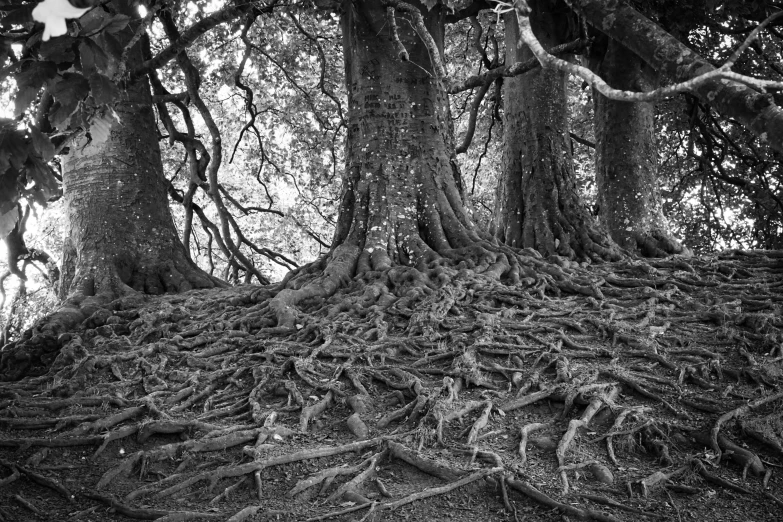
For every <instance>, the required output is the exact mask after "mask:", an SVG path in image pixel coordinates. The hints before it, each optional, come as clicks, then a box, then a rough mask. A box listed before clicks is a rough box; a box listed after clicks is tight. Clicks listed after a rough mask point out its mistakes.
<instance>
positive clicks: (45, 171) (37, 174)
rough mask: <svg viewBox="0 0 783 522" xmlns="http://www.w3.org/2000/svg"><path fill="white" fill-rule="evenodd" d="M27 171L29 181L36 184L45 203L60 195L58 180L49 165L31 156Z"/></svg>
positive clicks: (26, 166) (26, 167)
mask: <svg viewBox="0 0 783 522" xmlns="http://www.w3.org/2000/svg"><path fill="white" fill-rule="evenodd" d="M25 170H26V171H27V181H28V182H33V183H35V187H36V188H38V189H39V190H40V191H41V193H42V195H43V198H44V202H46V201H48V200H49V199H50V198H52V197H53V196H56V195H57V194H58V193H59V191H60V187H59V184H58V183H57V178H55V177H54V174H53V173H52V168H51V167H50V166H49V165H47V164H46V163H44V162H43V161H41V160H39V159H38V158H36V157H35V156H30V159H29V161H28V162H27V164H26V165H25Z"/></svg>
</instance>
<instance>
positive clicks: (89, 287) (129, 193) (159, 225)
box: [60, 80, 217, 298]
mask: <svg viewBox="0 0 783 522" xmlns="http://www.w3.org/2000/svg"><path fill="white" fill-rule="evenodd" d="M115 110H116V111H117V113H118V115H119V117H120V120H121V123H117V124H115V125H113V127H112V129H111V135H110V137H109V139H108V140H107V141H106V142H104V143H99V144H96V143H93V142H88V141H87V139H86V138H83V139H81V140H80V141H78V142H76V143H74V144H73V146H72V147H70V152H69V154H68V155H67V156H65V157H64V158H63V193H64V198H65V209H66V220H67V236H66V239H65V247H64V254H63V266H64V270H63V275H64V277H63V284H62V285H61V289H60V293H61V297H66V296H69V295H70V296H75V295H83V296H85V297H89V296H93V295H105V296H106V297H109V298H111V297H117V296H120V295H124V294H126V293H128V292H129V291H131V289H133V290H137V291H139V292H145V293H149V294H160V293H163V292H176V291H181V290H188V289H191V288H209V287H213V286H215V284H216V283H217V280H215V279H213V278H211V277H210V276H208V275H207V274H206V273H204V272H202V271H201V270H200V269H199V268H198V267H197V266H196V265H195V264H194V263H193V262H192V261H190V259H189V258H188V256H187V254H186V252H185V247H184V246H183V245H182V243H181V241H180V240H179V238H178V237H177V233H176V229H175V227H174V222H173V221H172V218H171V213H170V212H169V205H168V198H167V195H166V183H165V180H164V179H163V164H162V162H161V157H160V147H159V146H158V141H157V129H156V127H155V118H154V115H153V113H152V107H151V97H150V93H149V85H148V84H147V82H146V80H144V81H139V82H137V84H136V85H134V86H133V87H132V88H130V89H129V90H128V91H126V93H125V96H124V97H123V100H122V102H120V103H119V104H117V106H116V107H115Z"/></svg>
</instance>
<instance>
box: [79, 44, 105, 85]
mask: <svg viewBox="0 0 783 522" xmlns="http://www.w3.org/2000/svg"><path fill="white" fill-rule="evenodd" d="M79 57H80V58H81V62H82V72H83V73H84V75H85V76H89V75H90V74H92V73H94V72H101V73H105V72H106V70H107V69H108V66H109V57H108V56H106V53H105V52H103V49H101V48H100V47H99V46H98V44H96V43H95V42H94V41H93V40H92V39H91V38H85V39H84V40H82V43H81V44H80V45H79Z"/></svg>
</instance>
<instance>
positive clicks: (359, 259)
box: [270, 0, 519, 327]
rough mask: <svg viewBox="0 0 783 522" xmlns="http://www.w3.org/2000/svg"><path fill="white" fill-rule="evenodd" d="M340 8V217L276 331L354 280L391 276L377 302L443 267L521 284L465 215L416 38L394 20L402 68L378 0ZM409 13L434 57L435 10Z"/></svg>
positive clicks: (436, 97) (434, 87)
mask: <svg viewBox="0 0 783 522" xmlns="http://www.w3.org/2000/svg"><path fill="white" fill-rule="evenodd" d="M345 5H346V10H345V12H344V13H343V15H342V29H343V50H344V58H345V77H346V84H347V87H348V102H349V108H348V119H349V121H348V139H347V154H346V158H347V166H346V174H345V179H344V194H343V198H342V202H341V206H340V216H339V219H338V223H337V227H336V230H335V235H334V239H333V242H332V251H331V253H330V255H329V257H328V259H326V260H324V263H325V265H323V264H322V265H317V266H315V267H313V270H314V271H315V272H317V275H315V276H314V277H313V276H309V275H306V274H305V273H304V272H303V273H300V274H299V275H298V276H297V278H296V279H295V280H294V281H292V282H291V283H290V284H289V285H288V287H289V288H288V289H286V290H283V291H281V292H280V293H279V294H278V295H277V296H276V297H275V299H273V300H272V302H271V303H270V307H271V308H272V310H273V311H274V312H275V314H276V317H277V322H278V324H279V325H281V326H287V327H290V326H292V325H293V323H294V321H295V317H296V311H295V310H294V308H293V307H294V306H295V305H296V304H297V303H299V302H301V301H302V300H305V299H312V298H321V299H322V298H324V297H326V296H329V295H331V294H333V293H334V292H335V291H336V290H337V289H338V288H339V287H340V286H341V285H343V284H344V283H346V282H347V281H349V280H350V278H352V277H354V276H357V275H362V276H364V277H365V278H373V277H376V276H377V277H380V274H381V273H387V274H388V272H389V271H390V270H391V271H392V272H393V274H392V275H391V276H389V278H391V280H392V281H391V283H390V282H389V281H388V280H387V282H385V283H383V285H384V288H383V290H381V291H380V292H381V293H383V292H387V289H388V288H390V287H391V288H392V289H393V288H394V285H395V283H394V282H393V281H394V280H395V278H396V277H397V275H401V274H405V275H404V277H403V276H401V278H400V279H397V280H396V281H397V282H396V284H397V285H398V287H397V290H399V287H400V286H404V285H405V284H406V281H407V283H410V284H413V283H415V282H418V283H421V284H424V285H425V286H426V283H425V282H426V281H430V280H434V279H436V278H438V277H439V275H438V271H439V268H438V265H439V263H440V262H441V261H442V260H443V259H444V258H449V259H451V260H452V262H453V264H458V263H463V264H462V265H461V266H463V267H466V268H475V269H477V270H479V271H482V272H483V273H485V274H489V275H492V276H495V277H500V276H501V275H504V274H506V275H508V276H509V277H511V278H512V279H516V280H518V278H519V268H518V267H516V261H515V260H510V259H509V257H507V256H506V255H505V254H503V253H502V252H500V250H502V249H501V248H498V247H497V246H496V245H492V244H491V243H490V241H488V240H489V239H490V238H489V236H486V237H482V236H481V235H480V233H479V232H478V231H477V230H476V229H475V227H474V225H473V223H472V222H471V221H470V219H469V217H468V215H467V213H466V211H465V208H464V206H463V203H462V198H461V197H460V193H459V189H458V185H457V182H456V181H455V178H456V176H455V170H454V169H455V165H456V163H455V160H454V144H453V138H452V135H451V132H450V123H449V122H450V118H449V101H448V96H447V94H446V92H445V90H444V86H443V84H442V82H441V81H440V80H439V79H438V78H437V75H436V73H435V71H434V68H433V65H432V61H431V59H430V54H429V52H428V49H427V47H426V45H425V44H424V43H423V41H422V38H421V37H420V36H419V35H417V33H416V32H415V31H414V30H413V28H412V26H411V24H409V23H405V22H403V20H404V19H403V18H401V17H398V18H397V20H399V22H400V23H398V24H395V25H396V26H397V28H398V31H399V38H400V42H401V43H402V44H403V45H404V47H405V50H406V51H407V53H408V54H409V60H408V61H402V60H401V59H400V55H399V53H398V51H399V48H398V47H395V44H394V42H393V41H392V39H391V27H392V26H391V24H390V23H389V21H388V20H387V18H386V14H387V11H386V9H385V8H384V7H383V6H382V4H381V2H380V1H379V0H360V1H356V2H352V3H346V4H345ZM414 5H416V7H417V8H419V9H420V10H421V13H422V15H423V17H424V23H425V25H426V27H427V29H428V31H429V33H430V34H431V35H432V37H433V39H434V41H435V45H436V46H438V47H439V48H440V50H441V52H442V45H443V28H444V24H443V12H442V9H441V7H440V6H436V7H434V8H433V9H432V10H428V9H426V8H425V7H423V6H421V5H420V4H418V3H417V4H414ZM400 265H402V267H410V268H402V267H400ZM514 267H516V268H514ZM305 272H306V271H305ZM395 274H396V275H395ZM417 291H418V290H417ZM398 294H399V292H398ZM379 295H380V294H378V295H374V297H372V298H369V297H368V300H369V301H372V299H379ZM368 296H369V294H368Z"/></svg>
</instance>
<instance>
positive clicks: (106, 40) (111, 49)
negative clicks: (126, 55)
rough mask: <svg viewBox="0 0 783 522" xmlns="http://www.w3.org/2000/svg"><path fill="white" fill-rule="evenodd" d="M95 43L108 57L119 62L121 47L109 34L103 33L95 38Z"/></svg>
mask: <svg viewBox="0 0 783 522" xmlns="http://www.w3.org/2000/svg"><path fill="white" fill-rule="evenodd" d="M95 41H96V43H97V44H98V45H99V46H100V47H101V48H102V49H103V50H104V51H105V52H106V54H107V55H108V56H109V57H111V58H114V59H115V60H116V61H120V59H121V58H122V45H121V44H120V42H119V41H117V39H116V38H115V37H114V36H112V35H111V33H106V32H103V33H101V34H100V35H98V36H97V37H96V39H95Z"/></svg>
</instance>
